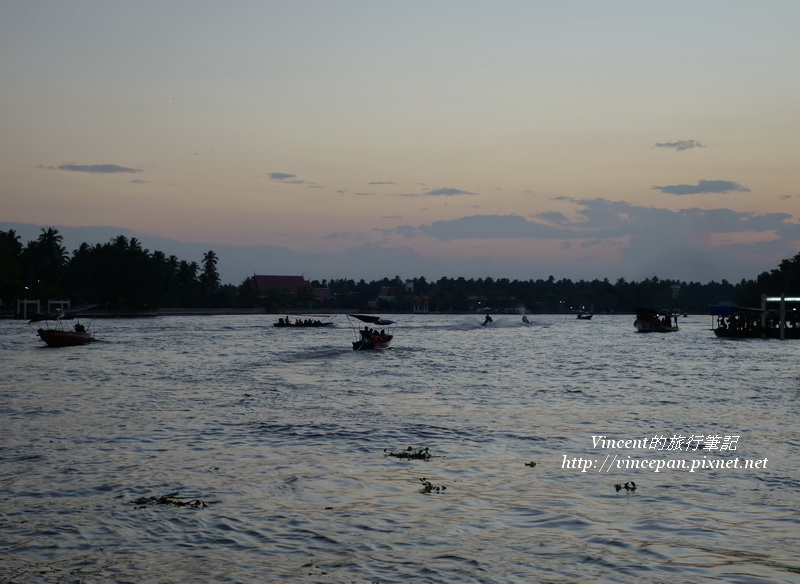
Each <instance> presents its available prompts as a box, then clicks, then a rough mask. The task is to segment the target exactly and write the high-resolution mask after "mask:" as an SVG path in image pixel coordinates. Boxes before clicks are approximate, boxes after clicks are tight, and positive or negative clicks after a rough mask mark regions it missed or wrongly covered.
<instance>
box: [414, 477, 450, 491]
mask: <svg viewBox="0 0 800 584" xmlns="http://www.w3.org/2000/svg"><path fill="white" fill-rule="evenodd" d="M419 482H421V483H422V488H421V489H420V490H419V492H420V493H433V492H436V493H441V492H443V491H444V490H445V489H446V488H447V487H445V486H442V485H434V484H433V483H432V482H430V481H429V480H428V479H426V478H425V477H422V478H421V479H419Z"/></svg>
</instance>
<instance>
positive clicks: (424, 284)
mask: <svg viewBox="0 0 800 584" xmlns="http://www.w3.org/2000/svg"><path fill="white" fill-rule="evenodd" d="M217 262H218V258H217V255H216V253H214V251H213V250H209V251H208V252H206V253H205V254H204V255H203V259H202V262H200V263H197V262H194V261H186V260H181V259H178V258H177V257H176V256H174V255H170V256H167V255H166V254H165V253H163V252H160V251H153V252H151V251H149V250H147V249H144V248H142V245H141V243H140V242H139V241H138V240H137V239H136V238H127V237H125V236H123V235H119V236H117V237H115V238H112V239H111V240H110V241H108V242H107V243H103V244H95V245H89V244H87V243H83V244H81V245H80V247H78V248H77V249H76V250H74V251H73V252H72V254H71V255H70V254H69V253H68V252H67V250H66V248H65V247H64V244H63V237H62V236H61V235H60V234H59V232H58V230H57V229H54V228H52V227H49V228H43V229H42V230H41V233H40V235H39V237H38V238H37V239H35V240H32V241H29V242H27V244H25V245H23V244H22V242H21V240H20V236H19V235H18V234H17V233H15V232H14V230H10V231H0V299H1V300H2V306H3V307H4V312H10V311H13V310H14V308H15V302H16V300H17V299H25V298H30V299H37V298H39V299H69V300H71V302H72V304H73V305H77V304H84V303H87V304H89V303H91V304H98V305H99V306H100V307H102V308H106V309H112V310H117V311H150V310H157V309H159V308H257V307H263V308H265V309H267V310H273V311H276V310H290V309H334V308H336V309H359V310H362V309H366V308H368V307H371V308H377V309H380V310H396V311H399V312H402V311H411V310H412V309H413V306H414V304H415V302H420V299H422V298H424V302H425V303H426V304H427V306H428V309H429V310H430V311H440V312H449V311H453V312H467V311H476V310H485V309H488V310H492V311H519V310H521V309H522V310H525V311H527V312H576V311H579V310H590V311H594V312H631V311H633V310H634V309H635V308H636V307H637V306H658V307H664V308H673V309H675V310H680V311H684V312H692V313H696V314H697V313H707V312H708V307H709V305H712V304H715V303H717V302H719V301H723V300H728V301H732V302H735V303H736V304H739V305H743V306H759V304H760V297H761V294H762V293H768V294H770V295H779V294H781V293H786V294H800V254H797V255H796V256H795V257H793V258H791V259H785V260H783V261H781V262H780V264H779V265H778V266H777V267H776V268H775V269H774V270H771V271H769V272H764V273H762V274H760V275H758V276H757V277H756V278H755V279H753V280H745V279H743V280H741V281H740V282H739V283H736V284H733V283H730V282H728V281H727V280H724V279H723V280H722V281H721V282H709V283H706V284H701V283H698V282H685V281H678V280H668V279H659V278H658V277H657V276H654V277H652V278H646V279H645V280H643V281H641V282H628V281H626V280H625V279H624V278H620V279H618V280H616V281H615V282H611V281H609V280H608V279H603V280H599V279H595V280H591V281H584V280H579V281H575V282H574V281H572V280H569V279H560V280H556V279H555V278H554V277H553V276H549V277H547V278H544V279H536V280H509V279H507V278H477V279H476V278H470V279H467V278H463V277H459V278H449V277H442V278H439V279H438V280H436V281H430V282H429V281H428V280H427V279H426V278H425V277H418V278H413V279H410V280H403V279H401V278H400V277H399V276H395V277H394V278H383V279H381V280H374V281H371V282H366V281H364V280H363V279H362V280H359V281H356V280H353V279H331V280H321V281H318V280H314V281H311V282H310V284H309V286H308V287H307V289H302V290H298V291H296V292H294V293H287V292H285V291H283V292H282V291H262V293H260V294H257V293H256V291H255V290H254V288H253V286H252V282H251V279H250V278H246V279H245V280H244V281H243V282H242V283H241V284H239V285H233V284H222V283H221V281H220V277H219V272H218V271H217ZM315 288H323V289H324V288H327V289H328V290H330V292H331V295H330V298H328V299H321V298H319V297H318V295H316V294H315V292H314V289H315ZM384 288H389V289H391V290H392V295H391V296H387V295H383V296H380V295H379V294H380V291H381V289H384ZM415 299H416V300H415Z"/></svg>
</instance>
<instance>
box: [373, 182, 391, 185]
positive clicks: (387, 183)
mask: <svg viewBox="0 0 800 584" xmlns="http://www.w3.org/2000/svg"><path fill="white" fill-rule="evenodd" d="M367 184H368V185H393V184H394V183H393V182H391V181H387V182H380V181H376V182H368V183H367Z"/></svg>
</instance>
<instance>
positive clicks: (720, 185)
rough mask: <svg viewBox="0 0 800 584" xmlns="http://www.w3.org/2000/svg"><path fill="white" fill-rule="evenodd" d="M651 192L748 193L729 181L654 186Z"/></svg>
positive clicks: (675, 193) (744, 188)
mask: <svg viewBox="0 0 800 584" xmlns="http://www.w3.org/2000/svg"><path fill="white" fill-rule="evenodd" d="M653 190H656V191H661V192H662V193H667V194H668V195H698V194H702V193H731V192H736V193H749V192H750V189H748V188H747V187H743V186H742V185H740V184H739V183H738V182H733V181H730V180H700V181H698V182H697V184H696V185H667V186H663V187H660V186H654V187H653Z"/></svg>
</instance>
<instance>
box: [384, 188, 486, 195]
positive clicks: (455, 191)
mask: <svg viewBox="0 0 800 584" xmlns="http://www.w3.org/2000/svg"><path fill="white" fill-rule="evenodd" d="M475 194H477V193H473V192H471V191H464V190H462V189H452V188H441V189H431V190H429V191H425V192H424V193H399V194H397V195H395V196H396V197H458V196H460V195H475Z"/></svg>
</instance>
